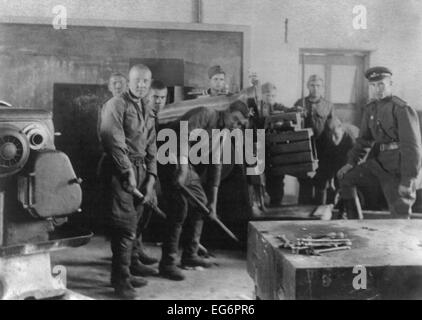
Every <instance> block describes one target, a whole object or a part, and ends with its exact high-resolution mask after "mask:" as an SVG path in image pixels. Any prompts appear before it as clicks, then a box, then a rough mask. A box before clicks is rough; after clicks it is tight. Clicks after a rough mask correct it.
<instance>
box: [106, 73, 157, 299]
mask: <svg viewBox="0 0 422 320" xmlns="http://www.w3.org/2000/svg"><path fill="white" fill-rule="evenodd" d="M150 84H151V71H150V70H149V69H148V67H146V66H144V65H135V66H133V67H132V68H131V69H130V72H129V90H128V91H126V92H124V93H123V94H122V95H120V96H116V97H114V98H112V99H110V100H109V101H108V102H107V103H106V104H105V105H104V107H103V109H102V114H101V115H102V121H101V128H100V133H101V140H102V143H103V147H104V150H105V152H106V154H107V157H108V158H110V161H111V163H112V173H111V174H112V179H111V190H112V191H111V201H112V204H111V216H110V219H109V227H110V234H111V250H112V253H113V258H112V269H111V284H112V286H113V287H114V289H115V292H116V294H117V295H119V296H121V297H123V298H134V297H135V296H136V291H135V289H134V287H140V286H144V285H146V283H147V281H146V280H145V279H143V278H141V277H137V276H139V275H145V274H146V273H149V274H151V275H153V274H157V273H158V272H157V271H156V270H154V269H152V268H150V267H147V266H144V265H142V264H141V263H140V262H139V259H138V256H137V253H138V250H137V249H136V248H134V246H135V247H136V246H137V241H136V233H137V227H138V224H139V221H140V219H141V218H142V209H143V205H144V204H145V203H147V202H149V201H153V199H154V183H155V179H156V176H157V162H156V152H157V148H156V143H155V137H156V134H155V128H154V118H153V116H152V115H151V114H150V110H151V109H150V108H151V107H150V106H149V101H147V99H146V98H147V95H148V93H149V89H150ZM135 188H141V190H142V191H143V192H144V194H145V198H144V199H143V200H142V201H141V200H139V199H136V198H135V197H134V195H133V194H132V192H133V190H134V189H135Z"/></svg>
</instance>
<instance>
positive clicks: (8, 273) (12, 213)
mask: <svg viewBox="0 0 422 320" xmlns="http://www.w3.org/2000/svg"><path fill="white" fill-rule="evenodd" d="M54 136H55V133H54V127H53V122H52V114H51V112H48V111H45V110H35V109H22V108H13V107H11V106H7V105H0V299H5V300H8V299H43V298H52V297H58V296H62V295H64V294H65V293H66V273H65V268H64V267H63V266H56V267H54V268H52V267H51V261H50V252H51V251H54V250H59V249H63V248H67V247H76V246H80V245H83V244H85V243H86V242H88V241H89V239H90V237H91V234H89V233H85V234H82V235H76V236H75V235H72V236H71V237H64V238H63V237H62V238H60V237H57V236H54V235H53V231H54V230H55V229H56V227H57V226H58V225H61V224H63V223H64V222H65V221H66V219H67V217H68V216H70V215H72V214H74V213H76V212H78V211H79V210H80V205H81V201H82V191H81V187H80V183H81V180H80V179H78V177H77V176H76V174H75V172H74V170H73V167H72V164H71V162H70V160H69V158H68V157H67V156H66V155H65V154H64V153H62V152H60V151H58V150H56V149H55V145H54Z"/></svg>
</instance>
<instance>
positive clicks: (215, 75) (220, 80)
mask: <svg viewBox="0 0 422 320" xmlns="http://www.w3.org/2000/svg"><path fill="white" fill-rule="evenodd" d="M208 78H209V83H210V87H209V88H208V89H207V90H205V91H204V92H203V93H202V96H206V97H216V96H221V95H227V94H228V93H229V92H228V90H227V85H226V72H225V71H224V70H223V68H222V67H221V66H212V67H211V68H209V69H208Z"/></svg>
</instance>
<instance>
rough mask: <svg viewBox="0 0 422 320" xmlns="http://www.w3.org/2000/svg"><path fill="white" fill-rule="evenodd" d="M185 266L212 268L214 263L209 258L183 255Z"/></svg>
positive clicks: (183, 264)
mask: <svg viewBox="0 0 422 320" xmlns="http://www.w3.org/2000/svg"><path fill="white" fill-rule="evenodd" d="M182 266H183V267H191V268H195V267H202V268H211V266H212V263H211V262H209V261H208V260H207V259H204V258H201V257H199V256H191V257H183V258H182Z"/></svg>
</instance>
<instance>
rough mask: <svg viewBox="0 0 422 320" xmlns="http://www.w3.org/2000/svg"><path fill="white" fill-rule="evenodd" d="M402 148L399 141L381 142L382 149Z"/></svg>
mask: <svg viewBox="0 0 422 320" xmlns="http://www.w3.org/2000/svg"><path fill="white" fill-rule="evenodd" d="M399 148H400V145H399V143H398V142H391V143H381V144H380V151H381V152H383V151H390V150H397V149H399Z"/></svg>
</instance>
